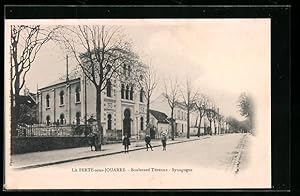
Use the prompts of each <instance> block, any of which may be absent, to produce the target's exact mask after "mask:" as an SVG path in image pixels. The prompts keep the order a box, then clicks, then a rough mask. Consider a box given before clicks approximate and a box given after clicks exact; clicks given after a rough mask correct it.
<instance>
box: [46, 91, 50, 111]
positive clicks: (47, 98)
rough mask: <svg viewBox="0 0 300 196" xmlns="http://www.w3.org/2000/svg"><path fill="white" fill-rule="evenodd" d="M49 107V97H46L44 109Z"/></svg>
mask: <svg viewBox="0 0 300 196" xmlns="http://www.w3.org/2000/svg"><path fill="white" fill-rule="evenodd" d="M49 107H50V95H48V94H47V95H46V108H49Z"/></svg>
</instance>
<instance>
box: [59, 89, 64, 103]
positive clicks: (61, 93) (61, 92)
mask: <svg viewBox="0 0 300 196" xmlns="http://www.w3.org/2000/svg"><path fill="white" fill-rule="evenodd" d="M64 94H65V93H64V91H60V93H59V100H60V102H59V103H60V105H64Z"/></svg>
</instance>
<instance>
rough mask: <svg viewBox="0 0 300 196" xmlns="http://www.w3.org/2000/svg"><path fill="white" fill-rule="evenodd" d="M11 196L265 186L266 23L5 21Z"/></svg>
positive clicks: (267, 126) (268, 148)
mask: <svg viewBox="0 0 300 196" xmlns="http://www.w3.org/2000/svg"><path fill="white" fill-rule="evenodd" d="M4 67H5V105H4V106H5V107H4V109H5V133H4V136H5V174H4V175H5V185H4V187H5V188H6V189H7V190H9V189H17V190H18V189H22V190H23V189H250V188H271V20H270V19H267V18H247V19H245V18H235V19H221V18H218V19H65V20H62V19H47V20H45V19H44V20H42V19H40V20H29V19H26V20H25V19H24V20H13V19H6V20H5V66H4Z"/></svg>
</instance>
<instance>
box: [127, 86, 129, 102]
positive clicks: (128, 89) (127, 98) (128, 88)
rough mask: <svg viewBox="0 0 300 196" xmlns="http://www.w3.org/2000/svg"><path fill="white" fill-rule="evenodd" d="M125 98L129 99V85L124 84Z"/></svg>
mask: <svg viewBox="0 0 300 196" xmlns="http://www.w3.org/2000/svg"><path fill="white" fill-rule="evenodd" d="M126 99H129V86H128V85H127V86H126Z"/></svg>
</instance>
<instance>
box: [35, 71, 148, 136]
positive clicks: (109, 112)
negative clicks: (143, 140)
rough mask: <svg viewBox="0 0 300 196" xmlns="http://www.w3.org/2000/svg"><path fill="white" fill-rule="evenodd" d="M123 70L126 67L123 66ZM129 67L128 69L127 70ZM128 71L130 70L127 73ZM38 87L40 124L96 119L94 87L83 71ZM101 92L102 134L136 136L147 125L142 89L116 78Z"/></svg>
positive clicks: (65, 123)
mask: <svg viewBox="0 0 300 196" xmlns="http://www.w3.org/2000/svg"><path fill="white" fill-rule="evenodd" d="M124 69H126V68H125V66H124ZM128 70H130V69H128ZM126 73H127V74H130V73H129V72H126ZM68 78H69V79H61V80H59V81H57V82H54V83H52V84H50V85H47V86H45V87H43V88H40V89H39V90H38V92H39V93H38V102H39V123H40V124H45V125H50V124H52V123H56V122H58V123H59V124H62V125H70V124H84V123H85V117H86V118H87V119H91V118H94V119H95V118H96V90H95V87H94V86H93V85H92V84H91V82H89V81H87V82H86V83H85V77H84V76H82V74H75V75H74V76H72V75H71V74H70V75H69V77H68ZM108 82H109V83H108V85H107V87H106V89H105V90H103V91H102V100H101V104H102V107H101V124H102V127H103V130H104V131H103V134H104V136H106V135H109V134H110V133H111V132H115V131H117V130H119V131H122V134H125V133H127V134H128V135H131V136H135V135H137V132H138V131H141V130H144V129H145V127H146V123H145V122H146V107H145V100H144V91H143V89H140V88H138V87H137V86H135V85H133V84H130V83H121V82H120V81H119V80H117V79H111V81H108Z"/></svg>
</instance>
